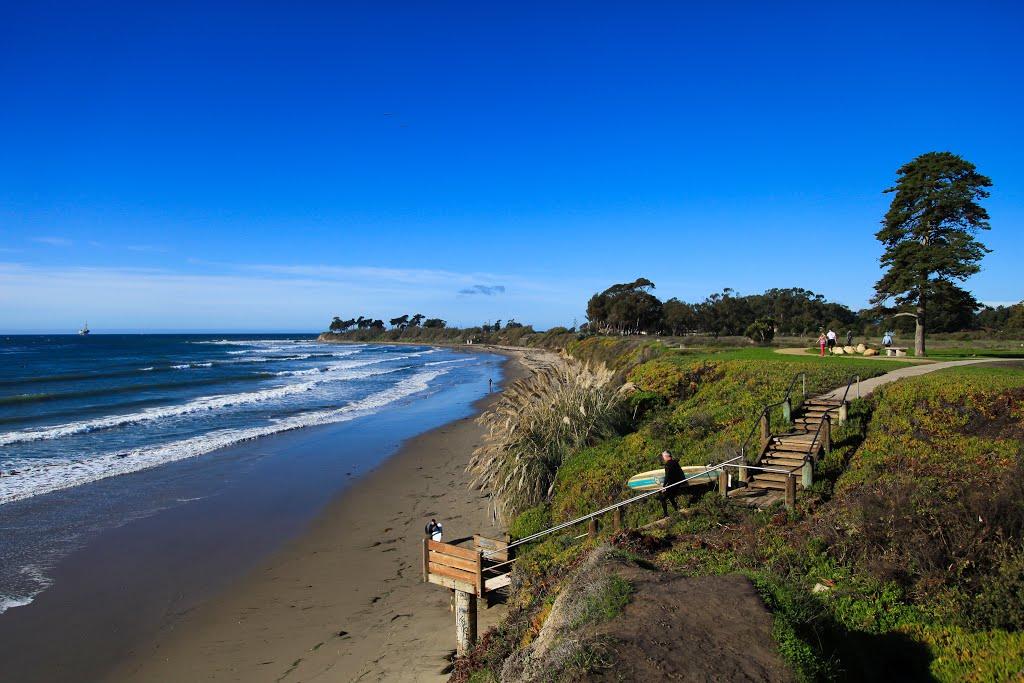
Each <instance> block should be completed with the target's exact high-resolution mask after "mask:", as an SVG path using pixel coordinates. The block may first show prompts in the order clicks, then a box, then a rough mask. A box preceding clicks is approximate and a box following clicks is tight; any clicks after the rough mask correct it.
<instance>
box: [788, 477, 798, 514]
mask: <svg viewBox="0 0 1024 683" xmlns="http://www.w3.org/2000/svg"><path fill="white" fill-rule="evenodd" d="M795 507H796V477H794V476H793V475H792V474H791V475H789V476H788V477H786V509H787V510H792V509H794V508H795Z"/></svg>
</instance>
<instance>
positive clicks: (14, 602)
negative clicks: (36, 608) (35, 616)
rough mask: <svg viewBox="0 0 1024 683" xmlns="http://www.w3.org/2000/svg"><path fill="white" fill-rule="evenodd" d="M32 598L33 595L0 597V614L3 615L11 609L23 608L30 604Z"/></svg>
mask: <svg viewBox="0 0 1024 683" xmlns="http://www.w3.org/2000/svg"><path fill="white" fill-rule="evenodd" d="M38 594H39V593H36V595H38ZM34 597H35V595H33V596H31V597H28V596H26V597H12V596H10V595H0V614H3V613H4V612H6V611H7V610H9V609H11V608H12V607H24V606H25V605H27V604H29V603H31V602H32V598H34Z"/></svg>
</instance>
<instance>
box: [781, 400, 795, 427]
mask: <svg viewBox="0 0 1024 683" xmlns="http://www.w3.org/2000/svg"><path fill="white" fill-rule="evenodd" d="M792 415H793V403H792V402H791V401H790V400H789V399H788V398H787V399H786V400H785V401H783V402H782V421H783V422H785V423H786V424H789V423H790V422H792V421H793V417H792Z"/></svg>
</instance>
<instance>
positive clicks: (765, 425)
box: [761, 412, 771, 450]
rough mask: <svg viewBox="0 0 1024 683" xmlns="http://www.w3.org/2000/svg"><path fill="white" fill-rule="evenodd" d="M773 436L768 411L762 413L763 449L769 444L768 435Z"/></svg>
mask: <svg viewBox="0 0 1024 683" xmlns="http://www.w3.org/2000/svg"><path fill="white" fill-rule="evenodd" d="M770 436H771V424H770V422H769V420H768V413H767V412H764V413H761V449H762V450H764V447H765V446H766V445H767V444H768V437H770Z"/></svg>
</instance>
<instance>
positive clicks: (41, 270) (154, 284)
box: [0, 263, 587, 331]
mask: <svg viewBox="0 0 1024 683" xmlns="http://www.w3.org/2000/svg"><path fill="white" fill-rule="evenodd" d="M495 281H503V282H508V283H509V285H510V287H509V290H508V291H509V292H514V294H505V295H504V296H502V297H501V298H494V297H460V296H457V295H456V292H457V291H458V290H459V289H461V288H465V287H467V286H472V285H473V284H477V283H480V282H495ZM586 296H587V291H586V290H585V289H583V290H581V291H578V290H570V289H568V288H567V286H566V283H564V282H558V283H548V282H542V281H536V280H528V279H523V278H512V277H509V276H505V275H502V276H498V275H493V274H481V273H455V272H449V271H440V270H427V269H423V270H420V269H396V268H376V267H333V266H318V265H273V264H239V265H230V264H222V265H221V266H220V267H219V268H217V272H214V273H195V272H179V271H171V270H159V269H142V268H96V267H70V268H54V267H40V266H32V265H27V264H18V263H0V326H2V327H3V328H4V329H7V330H16V329H63V328H65V327H67V326H68V325H72V326H73V325H75V324H80V321H81V320H84V319H87V320H89V323H90V325H91V326H92V327H94V328H95V329H96V330H97V331H99V330H101V328H103V327H106V328H123V329H128V328H137V329H188V328H208V329H224V330H229V329H265V330H271V329H292V330H302V329H309V330H316V329H322V328H323V327H324V326H325V325H326V323H327V321H328V320H330V317H331V316H333V315H343V316H346V317H348V316H353V315H361V314H362V315H374V316H376V317H384V316H391V315H397V314H400V313H410V312H417V313H423V314H425V315H430V316H435V315H436V316H439V317H442V318H444V319H446V320H449V321H451V322H452V323H454V324H468V323H472V324H478V323H479V322H481V321H484V320H493V319H495V318H501V319H508V318H513V317H514V318H516V319H518V320H522V321H524V322H533V323H535V324H537V325H538V326H549V325H555V324H567V322H571V320H572V318H573V317H574V316H578V317H580V318H581V319H582V315H581V314H580V312H579V311H580V309H581V308H582V305H583V304H582V303H581V302H585V301H586ZM413 309H415V310H413Z"/></svg>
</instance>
